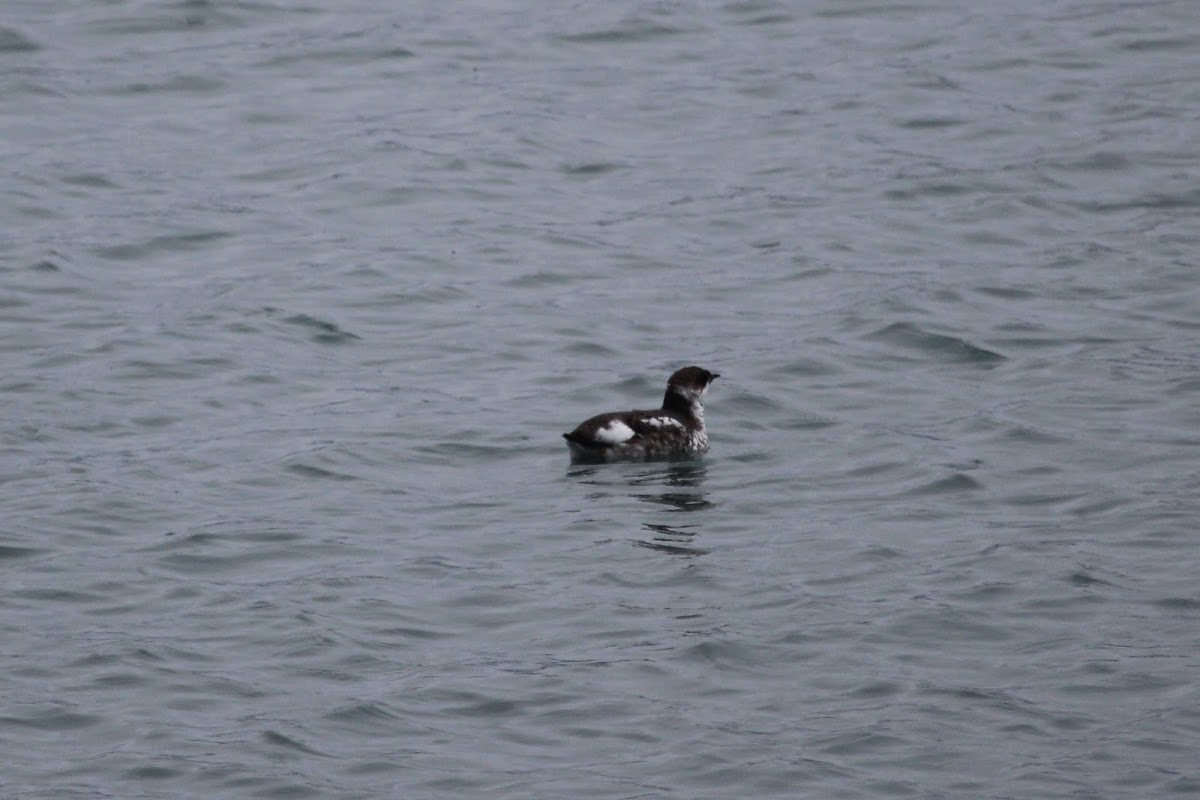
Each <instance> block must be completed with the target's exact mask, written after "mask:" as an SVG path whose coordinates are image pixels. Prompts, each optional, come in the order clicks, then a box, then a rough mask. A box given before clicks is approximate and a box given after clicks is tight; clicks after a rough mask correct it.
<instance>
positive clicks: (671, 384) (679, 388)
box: [663, 367, 721, 413]
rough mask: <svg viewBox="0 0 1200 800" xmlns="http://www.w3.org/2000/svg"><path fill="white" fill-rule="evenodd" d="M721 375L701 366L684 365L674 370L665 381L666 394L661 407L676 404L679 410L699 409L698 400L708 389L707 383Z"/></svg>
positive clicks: (669, 406) (695, 410)
mask: <svg viewBox="0 0 1200 800" xmlns="http://www.w3.org/2000/svg"><path fill="white" fill-rule="evenodd" d="M719 377H721V376H720V375H718V374H717V373H715V372H709V371H708V370H706V369H704V368H702V367H684V368H683V369H680V370H676V371H675V374H674V375H672V376H671V378H670V380H668V381H667V395H666V398H665V399H664V400H663V408H673V407H676V406H678V407H679V408H680V410H683V409H685V408H686V409H689V410H691V411H692V412H693V413H695V412H697V411H699V409H700V401H701V400H702V399H703V398H704V394H705V392H707V391H708V387H709V385H710V384H711V383H712V382H713V381H714V380H715V379H717V378H719Z"/></svg>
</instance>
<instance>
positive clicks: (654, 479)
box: [569, 461, 716, 557]
mask: <svg viewBox="0 0 1200 800" xmlns="http://www.w3.org/2000/svg"><path fill="white" fill-rule="evenodd" d="M707 472H708V468H707V466H705V464H704V463H703V462H701V461H685V462H669V463H662V464H638V465H628V466H626V465H622V467H621V468H618V469H616V470H614V469H613V467H612V466H608V467H600V466H589V467H573V468H572V469H571V471H570V473H569V475H570V476H571V477H572V478H576V479H583V480H584V481H586V482H589V483H592V482H594V483H603V484H606V485H609V486H611V485H612V484H613V483H615V482H617V481H618V480H622V481H623V482H624V483H625V484H627V485H628V486H629V487H630V488H632V489H634V491H632V492H631V493H630V497H633V498H635V499H637V500H641V501H642V502H643V503H649V504H651V505H653V506H656V507H657V509H656V510H657V511H659V512H666V513H671V514H675V513H680V512H694V511H704V510H707V509H709V508H713V507H714V506H715V505H716V504H715V503H713V502H712V501H711V500H709V499H708V498H707V497H706V496H705V493H704V491H703V490H702V488H701V487H702V486H703V485H704V480H705V477H706V475H707ZM647 489H653V491H647ZM661 519H662V518H661V517H657V516H656V517H655V519H654V521H652V522H643V523H642V526H641V527H642V532H641V533H642V538H636V539H634V540H633V543H634V544H635V545H637V546H638V547H645V548H648V549H650V550H656V551H658V552H660V553H666V554H668V555H673V556H691V557H695V556H702V555H706V554H707V553H709V552H710V551H709V550H707V549H705V548H702V547H699V546H697V545H696V543H695V539H696V535H697V534H698V533H699V528H700V525H699V518H698V517H691V518H689V519H688V521H687V522H686V523H684V522H682V521H681V522H679V523H671V524H668V523H666V522H662V521H661ZM647 535H648V538H645V537H646V536H647Z"/></svg>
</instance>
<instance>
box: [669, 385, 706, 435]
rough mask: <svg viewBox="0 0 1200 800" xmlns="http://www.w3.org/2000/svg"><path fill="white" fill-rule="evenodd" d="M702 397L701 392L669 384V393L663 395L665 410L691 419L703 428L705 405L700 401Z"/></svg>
mask: <svg viewBox="0 0 1200 800" xmlns="http://www.w3.org/2000/svg"><path fill="white" fill-rule="evenodd" d="M700 397H701V395H700V393H699V392H696V391H693V390H691V389H681V388H679V387H678V386H668V387H667V394H666V396H664V397H663V405H662V407H663V411H670V412H671V413H673V414H678V415H679V416H681V417H684V418H685V419H690V420H692V422H693V424H694V425H695V426H696V427H699V428H703V427H704V406H703V405H701V403H700Z"/></svg>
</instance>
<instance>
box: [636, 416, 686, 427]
mask: <svg viewBox="0 0 1200 800" xmlns="http://www.w3.org/2000/svg"><path fill="white" fill-rule="evenodd" d="M642 422H643V423H645V424H646V425H649V426H650V427H651V428H682V427H683V425H682V424H680V422H679V420H677V419H675V418H674V417H647V418H646V419H644V420H642Z"/></svg>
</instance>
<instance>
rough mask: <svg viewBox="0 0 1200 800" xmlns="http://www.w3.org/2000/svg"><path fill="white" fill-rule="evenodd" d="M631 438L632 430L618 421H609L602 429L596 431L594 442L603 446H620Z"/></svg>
mask: <svg viewBox="0 0 1200 800" xmlns="http://www.w3.org/2000/svg"><path fill="white" fill-rule="evenodd" d="M632 438H633V428H631V427H629V426H628V425H626V424H625V423H624V422H621V420H619V419H610V420H609V421H608V424H607V425H605V426H604V427H603V428H599V429H597V430H596V441H598V442H604V443H605V444H620V443H621V442H628V441H629V440H630V439H632Z"/></svg>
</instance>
